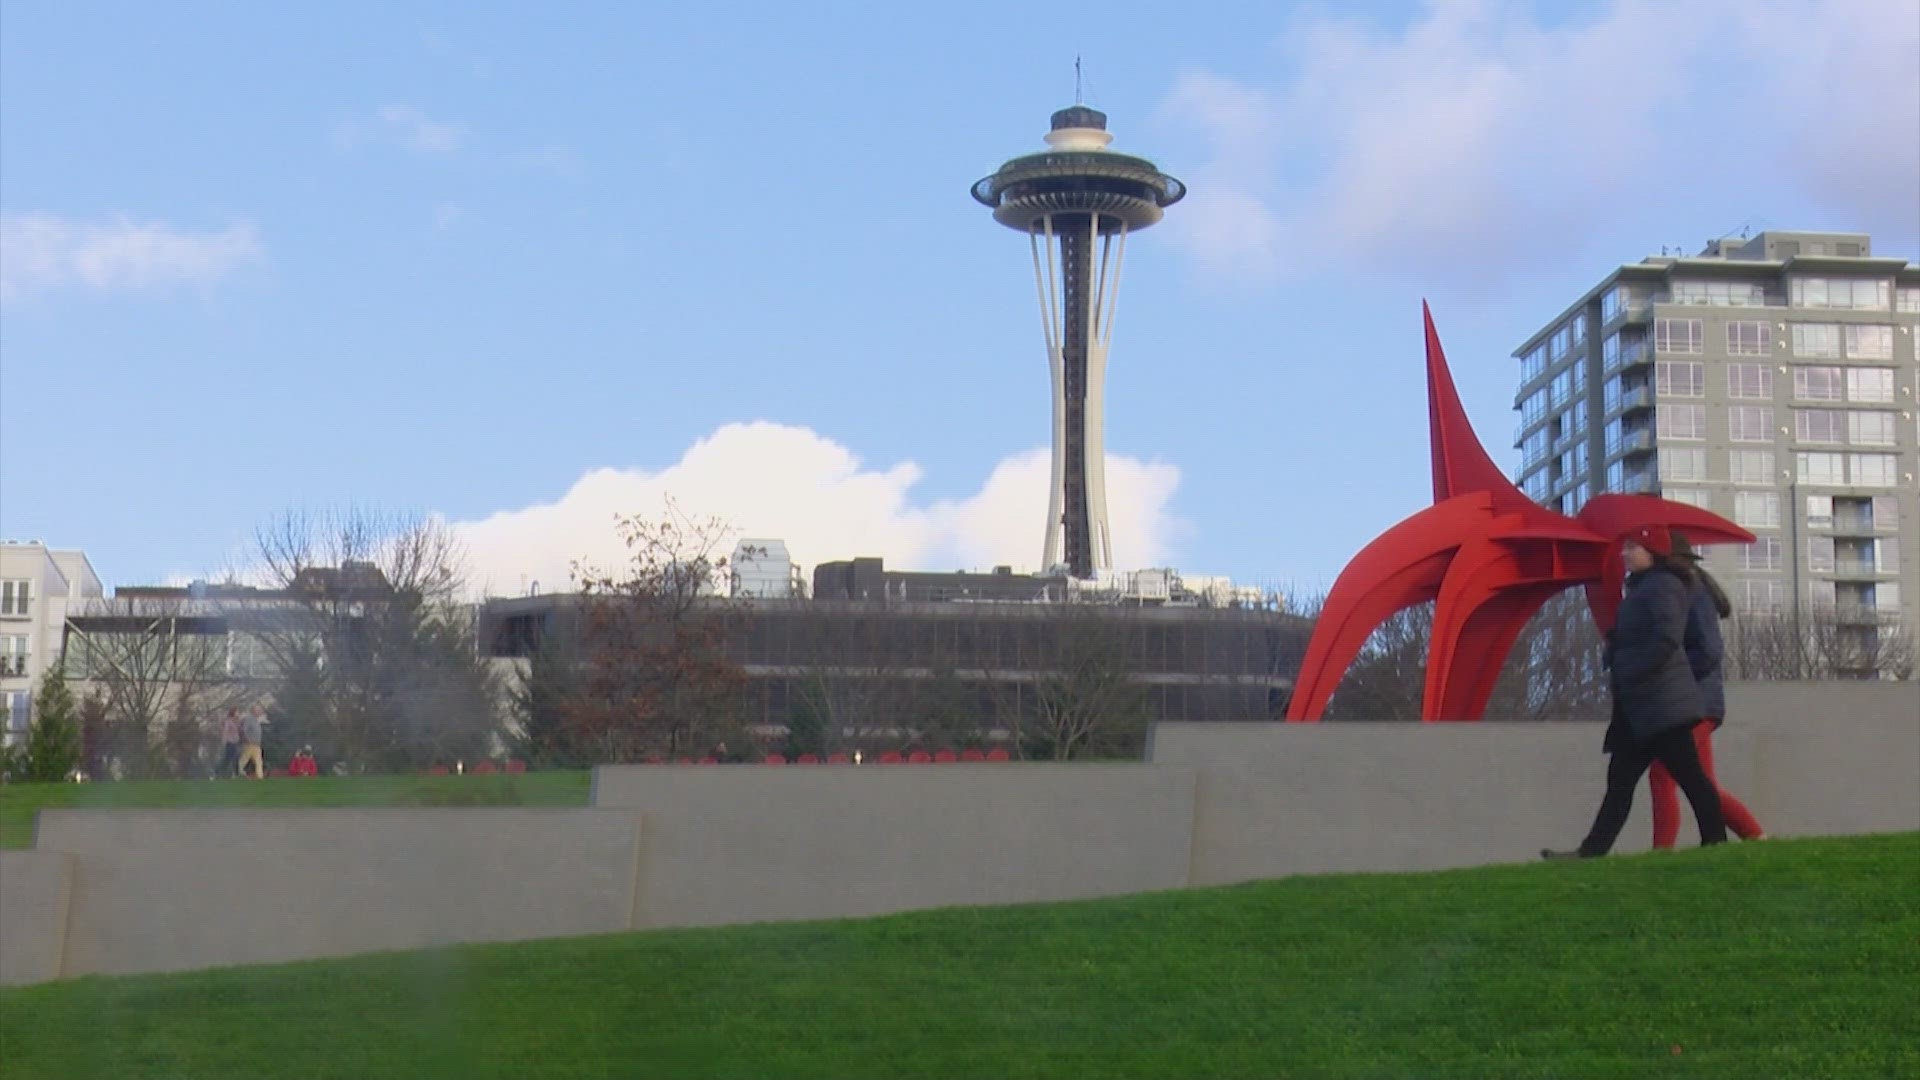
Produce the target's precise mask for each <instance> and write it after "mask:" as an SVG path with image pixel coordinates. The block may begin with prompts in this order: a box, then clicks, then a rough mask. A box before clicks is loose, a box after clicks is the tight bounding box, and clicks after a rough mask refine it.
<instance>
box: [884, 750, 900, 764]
mask: <svg viewBox="0 0 1920 1080" xmlns="http://www.w3.org/2000/svg"><path fill="white" fill-rule="evenodd" d="M880 764H882V765H898V764H900V751H898V750H889V751H887V752H886V753H884V754H881V755H880Z"/></svg>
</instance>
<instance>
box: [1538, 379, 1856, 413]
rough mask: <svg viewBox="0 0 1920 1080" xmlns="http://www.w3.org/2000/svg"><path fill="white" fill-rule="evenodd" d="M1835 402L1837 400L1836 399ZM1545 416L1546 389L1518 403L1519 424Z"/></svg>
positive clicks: (1541, 389) (1539, 390)
mask: <svg viewBox="0 0 1920 1080" xmlns="http://www.w3.org/2000/svg"><path fill="white" fill-rule="evenodd" d="M1834 370H1836V371H1838V370H1839V369H1838V368H1836V369H1834ZM1836 377H1837V376H1836ZM1835 400H1838V399H1837V398H1836V399H1835ZM1546 415H1547V388H1546V387H1544V386H1543V387H1541V388H1540V389H1538V390H1535V391H1534V392H1533V393H1531V394H1528V395H1527V397H1526V400H1525V401H1523V402H1521V403H1520V422H1521V423H1522V424H1532V423H1535V422H1537V421H1538V420H1539V419H1540V418H1541V417H1544V416H1546Z"/></svg>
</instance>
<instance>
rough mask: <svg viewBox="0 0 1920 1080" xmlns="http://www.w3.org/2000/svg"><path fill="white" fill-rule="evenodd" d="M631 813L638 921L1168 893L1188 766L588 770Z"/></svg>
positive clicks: (1180, 843) (1182, 871) (1179, 874)
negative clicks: (634, 813)
mask: <svg viewBox="0 0 1920 1080" xmlns="http://www.w3.org/2000/svg"><path fill="white" fill-rule="evenodd" d="M594 805H596V806H599V807H608V808H611V807H631V808H633V809H637V810H639V811H640V812H641V814H642V815H643V816H644V817H645V819H646V822H647V824H646V829H645V843H644V845H643V850H642V854H641V872H640V881H641V885H640V900H639V905H638V911H639V922H638V923H637V925H640V926H704V925H712V924H719V923H733V922H751V921H758V920H766V919H806V918H836V917H844V916H850V915H874V914H880V913H884V912H890V911H902V910H907V909H910V908H924V907H940V906H947V905H953V904H1006V903H1017V902H1023V901H1041V900H1070V899H1077V898H1081V897H1090V896H1108V895H1113V894H1118V893H1128V892H1142V891H1147V890H1152V889H1172V888H1178V887H1180V886H1182V885H1185V884H1186V882H1187V862H1188V841H1189V838H1190V837H1191V834H1192V822H1193V805H1194V772H1193V770H1191V769H1182V768H1153V767H1150V766H1146V765H1019V764H1007V765H941V766H931V765H929V766H909V765H900V766H885V767H875V766H860V767H855V766H850V765H848V766H813V767H807V766H787V767H785V768H661V767H646V766H603V767H601V768H599V769H597V770H595V771H594Z"/></svg>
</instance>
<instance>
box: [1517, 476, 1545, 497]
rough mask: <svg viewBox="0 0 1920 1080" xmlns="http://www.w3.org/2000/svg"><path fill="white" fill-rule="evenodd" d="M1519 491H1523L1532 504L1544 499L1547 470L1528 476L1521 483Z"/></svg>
mask: <svg viewBox="0 0 1920 1080" xmlns="http://www.w3.org/2000/svg"><path fill="white" fill-rule="evenodd" d="M1521 490H1523V491H1525V492H1526V493H1527V498H1529V499H1532V500H1533V501H1534V502H1539V501H1540V500H1542V499H1544V498H1546V497H1547V470H1545V469H1541V470H1540V471H1539V472H1536V473H1534V474H1532V475H1531V476H1528V477H1527V478H1526V480H1525V481H1523V482H1522V484H1521Z"/></svg>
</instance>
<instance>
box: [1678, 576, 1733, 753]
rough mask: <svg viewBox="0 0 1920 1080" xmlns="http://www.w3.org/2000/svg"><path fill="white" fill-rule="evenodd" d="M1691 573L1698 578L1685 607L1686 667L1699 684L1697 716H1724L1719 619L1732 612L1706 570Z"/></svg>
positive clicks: (1722, 643) (1724, 647)
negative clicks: (1690, 669)
mask: <svg viewBox="0 0 1920 1080" xmlns="http://www.w3.org/2000/svg"><path fill="white" fill-rule="evenodd" d="M1694 573H1695V574H1697V575H1699V580H1698V581H1696V582H1695V583H1694V586H1693V598H1692V601H1691V602H1690V603H1689V604H1688V606H1687V637H1686V648H1687V666H1688V667H1689V668H1692V669H1693V681H1694V682H1696V683H1698V684H1699V686H1700V712H1701V715H1703V716H1715V717H1721V718H1723V719H1724V718H1725V717H1726V715H1727V678H1726V673H1725V670H1724V665H1725V662H1726V655H1727V645H1726V639H1724V638H1723V637H1721V635H1720V620H1721V619H1724V618H1726V617H1727V616H1728V615H1731V614H1732V613H1733V605H1732V604H1731V603H1729V602H1728V601H1727V594H1726V593H1724V592H1722V591H1721V589H1720V586H1719V583H1718V582H1716V581H1714V580H1713V578H1711V577H1709V576H1708V575H1707V573H1706V571H1704V570H1700V569H1698V568H1695V570H1694Z"/></svg>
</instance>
